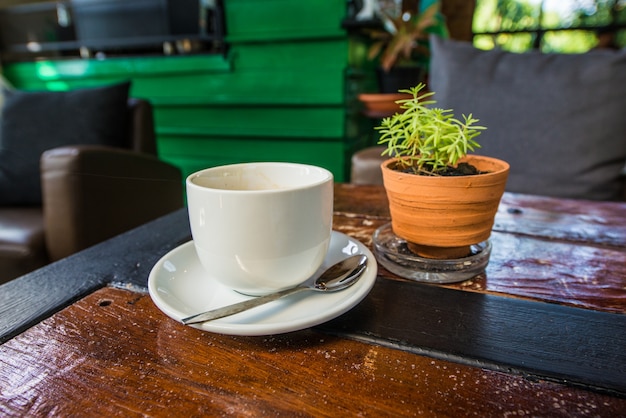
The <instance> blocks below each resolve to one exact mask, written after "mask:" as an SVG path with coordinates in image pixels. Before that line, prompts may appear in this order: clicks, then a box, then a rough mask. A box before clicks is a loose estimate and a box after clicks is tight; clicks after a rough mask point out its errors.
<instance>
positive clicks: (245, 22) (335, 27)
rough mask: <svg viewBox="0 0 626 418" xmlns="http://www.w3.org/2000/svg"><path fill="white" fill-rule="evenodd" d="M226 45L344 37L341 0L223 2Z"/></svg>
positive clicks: (249, 0) (344, 4)
mask: <svg viewBox="0 0 626 418" xmlns="http://www.w3.org/2000/svg"><path fill="white" fill-rule="evenodd" d="M224 7H225V16H226V22H227V30H228V35H227V40H228V41H229V42H233V43H236V42H242V41H252V42H257V41H267V40H278V39H302V38H320V37H343V36H345V32H344V31H343V30H342V29H341V20H342V19H343V18H344V16H345V13H346V2H345V1H342V0H314V1H311V0H226V1H225V5H224Z"/></svg>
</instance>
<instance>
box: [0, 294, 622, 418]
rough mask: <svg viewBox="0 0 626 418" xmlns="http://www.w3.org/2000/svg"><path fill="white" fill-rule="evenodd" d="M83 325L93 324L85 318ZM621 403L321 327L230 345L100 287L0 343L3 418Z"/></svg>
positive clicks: (455, 411) (142, 300)
mask: <svg viewBox="0 0 626 418" xmlns="http://www.w3.org/2000/svg"><path fill="white" fill-rule="evenodd" d="M86 319H88V320H86ZM625 410H626V399H621V398H615V397H609V396H606V395H603V394H599V393H593V392H589V391H585V390H579V389H572V388H570V387H566V386H564V385H560V384H557V383H554V382H548V381H544V380H535V379H531V378H527V377H524V376H519V375H511V374H508V373H503V372H498V371H490V370H484V369H481V368H478V367H470V366H466V365H461V364H456V363H453V362H449V361H445V360H439V359H433V358H429V357H426V356H419V355H415V354H412V353H409V352H405V351H402V350H396V349H391V348H387V347H382V346H377V345H372V344H364V343H362V342H358V341H352V340H348V339H345V338H338V337H334V336H330V335H325V334H322V333H320V332H317V331H315V330H305V331H301V332H296V333H291V334H286V335H282V336H271V337H231V336H223V335H217V334H210V333H206V332H202V331H198V330H196V329H193V328H190V327H185V326H182V325H180V324H179V323H177V322H175V321H173V320H171V319H170V318H168V317H166V316H165V315H163V314H162V313H161V312H160V311H158V310H157V308H156V307H155V306H154V304H153V303H152V301H151V300H150V298H149V296H147V295H146V294H141V293H136V292H132V291H127V290H121V289H114V288H104V289H101V290H99V291H97V292H95V293H93V294H91V295H89V296H87V297H86V298H84V299H83V300H80V301H79V302H77V303H75V304H73V305H72V306H70V307H68V308H66V309H64V310H63V311H61V312H59V313H58V314H56V315H54V316H52V317H51V318H49V319H47V320H45V321H43V322H42V323H40V324H38V325H37V326H35V327H33V328H31V329H29V330H28V331H26V332H25V333H23V334H21V335H19V336H18V337H16V338H14V339H12V340H11V341H9V342H7V343H5V344H4V345H2V346H0V415H2V416H50V415H54V416H111V417H114V416H123V417H133V416H137V417H139V416H146V415H149V416H172V414H173V413H174V411H175V414H176V415H177V416H216V415H235V416H263V415H270V414H271V415H288V416H294V415H299V416H338V415H350V416H358V415H362V416H375V417H378V416H417V415H427V416H435V415H437V416H464V415H467V414H468V413H470V412H471V413H472V414H476V415H477V416H506V415H515V416H520V415H524V416H553V417H570V416H598V417H615V416H619V415H621V414H622V413H623V411H625Z"/></svg>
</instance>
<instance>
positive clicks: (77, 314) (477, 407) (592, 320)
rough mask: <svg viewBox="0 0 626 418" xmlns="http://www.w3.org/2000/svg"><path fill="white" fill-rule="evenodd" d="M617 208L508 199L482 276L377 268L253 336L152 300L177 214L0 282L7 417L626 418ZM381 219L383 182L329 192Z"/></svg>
mask: <svg viewBox="0 0 626 418" xmlns="http://www.w3.org/2000/svg"><path fill="white" fill-rule="evenodd" d="M625 215H626V205H625V204H620V203H603V202H585V201H571V200H566V199H550V198H542V197H535V196H523V195H512V194H505V196H504V198H503V201H502V204H501V205H500V208H499V212H498V215H497V217H496V227H495V228H494V232H493V234H492V241H493V252H492V256H491V260H490V264H489V266H488V267H487V270H486V272H485V274H482V275H479V276H477V277H475V278H473V279H472V280H469V281H466V282H463V283H458V284H453V285H445V286H443V285H442V286H434V285H423V284H418V283H414V282H411V281H407V280H404V279H401V278H399V277H397V276H395V275H393V274H391V273H389V272H388V271H385V270H384V269H383V268H380V270H379V278H378V279H377V283H376V285H375V287H374V289H373V291H372V292H371V293H370V295H369V296H368V297H367V298H366V299H365V300H364V301H363V302H362V303H361V304H360V305H358V306H357V307H356V308H355V309H353V310H352V311H350V312H348V313H347V314H345V315H343V316H341V317H339V318H337V319H336V320H334V321H331V322H329V323H327V324H324V325H322V326H320V327H317V328H315V329H310V330H304V331H300V332H295V333H290V334H286V335H281V336H268V337H255V338H252V337H248V338H246V337H228V336H221V335H215V334H210V333H205V332H201V331H198V330H195V329H192V328H189V327H184V326H182V325H180V324H178V323H176V322H175V321H172V320H171V319H169V318H168V317H167V316H165V315H164V314H162V313H161V312H160V311H158V310H157V309H156V308H155V306H154V305H153V304H152V301H151V300H150V298H149V296H148V295H147V294H145V286H146V281H147V277H148V273H149V271H150V269H151V268H152V266H153V265H154V263H155V262H156V261H157V260H158V259H159V258H160V257H162V256H163V255H164V254H165V253H166V252H167V251H169V250H170V249H173V248H175V247H176V246H178V245H180V244H181V243H182V242H185V241H187V240H189V239H190V234H189V224H188V219H187V214H186V212H185V211H184V210H180V211H178V212H175V213H173V214H171V215H168V216H166V217H164V218H161V219H159V220H157V221H154V222H152V223H150V224H147V225H145V226H143V227H140V228H138V229H136V230H133V231H130V232H128V233H126V234H123V235H122V236H119V237H116V238H114V239H112V240H110V241H107V242H105V243H103V244H101V245H98V246H95V247H92V248H90V249H88V250H86V251H84V252H81V253H78V254H76V255H75V256H72V257H70V258H68V259H65V260H62V261H60V262H58V263H54V264H52V265H50V266H47V267H45V268H43V269H41V270H38V271H36V272H34V273H32V274H29V275H27V276H24V277H22V278H20V279H18V280H15V281H13V282H10V283H7V284H5V285H2V286H0V343H3V345H1V346H0V416H9V417H12V416H49V415H54V416H67V415H75V416H93V415H96V416H100V415H101V416H166V415H171V413H172V411H174V410H176V412H177V413H179V414H180V415H187V416H212V415H236V416H241V415H252V416H258V415H266V414H272V413H273V414H274V415H289V416H291V415H298V414H299V415H302V416H337V415H358V414H359V413H360V414H361V415H364V416H406V415H419V414H426V415H428V416H461V415H467V414H470V413H471V414H476V415H478V416H504V415H518V416H519V415H526V416H529V415H531V416H568V417H569V416H607V417H613V416H620V415H623V412H624V411H626V404H625V402H626V380H624V378H623V376H626V359H625V356H626V354H624V353H625V351H624V349H623V348H624V347H626V334H625V333H624V329H626V324H625V322H626V315H625V313H626V296H625V293H626V290H625V289H626V270H625V268H626V230H625V226H624V222H623V220H624V219H625ZM387 222H389V213H388V209H387V206H386V196H385V192H384V189H383V188H382V187H377V186H352V185H344V184H338V185H337V186H336V188H335V216H334V228H335V229H336V230H338V231H340V232H344V233H346V234H348V235H351V236H353V237H355V238H357V239H359V240H360V241H361V242H363V243H364V244H366V245H368V246H370V247H371V244H372V241H371V239H372V233H373V232H374V231H375V230H376V228H378V227H380V226H381V225H384V224H385V223H387ZM107 286H115V287H116V288H112V287H107ZM98 289H99V290H98ZM83 298H84V299H83ZM546 302H547V303H546ZM64 308H65V309H64ZM55 313H56V314H55ZM45 318H47V319H45ZM547 379H549V380H547ZM338 394H341V396H338ZM608 394H611V395H613V396H608Z"/></svg>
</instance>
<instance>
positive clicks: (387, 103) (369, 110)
mask: <svg viewBox="0 0 626 418" xmlns="http://www.w3.org/2000/svg"><path fill="white" fill-rule="evenodd" d="M411 97H412V96H411V95H410V94H406V93H393V94H391V93H385V94H383V93H363V94H359V100H360V101H361V103H363V110H364V112H365V114H366V115H367V116H370V117H387V116H391V115H393V114H394V113H396V112H400V111H401V110H402V109H401V108H400V105H399V104H398V103H396V101H397V100H402V99H410V98H411Z"/></svg>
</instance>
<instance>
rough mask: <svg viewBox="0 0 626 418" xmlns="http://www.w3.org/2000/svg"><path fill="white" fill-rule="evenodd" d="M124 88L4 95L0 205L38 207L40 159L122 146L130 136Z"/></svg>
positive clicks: (0, 132) (125, 85)
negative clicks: (77, 148) (71, 148)
mask: <svg viewBox="0 0 626 418" xmlns="http://www.w3.org/2000/svg"><path fill="white" fill-rule="evenodd" d="M129 87H130V83H128V82H125V83H121V84H115V85H111V86H105V87H96V88H88V89H78V90H72V91H65V92H51V91H40V92H23V91H19V90H10V91H9V90H5V92H4V95H5V100H4V108H3V110H2V117H1V118H0V204H2V205H37V204H40V203H41V180H40V173H39V159H40V157H41V154H42V153H43V152H44V151H46V150H48V149H51V148H55V147H60V146H66V145H76V144H85V145H109V146H120V145H121V144H122V143H123V141H124V139H125V137H126V136H127V135H128V121H127V119H128V111H127V101H128V90H129Z"/></svg>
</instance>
